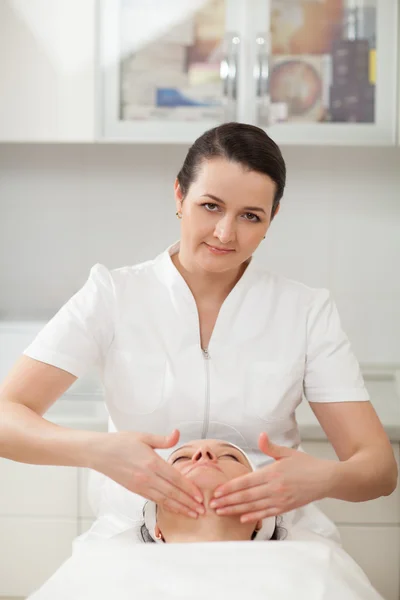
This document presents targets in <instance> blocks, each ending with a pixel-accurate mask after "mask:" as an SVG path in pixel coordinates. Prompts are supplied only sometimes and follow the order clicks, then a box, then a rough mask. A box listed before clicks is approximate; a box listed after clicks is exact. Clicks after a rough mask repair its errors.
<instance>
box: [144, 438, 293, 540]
mask: <svg viewBox="0 0 400 600" xmlns="http://www.w3.org/2000/svg"><path fill="white" fill-rule="evenodd" d="M167 462H168V463H170V464H172V465H173V466H174V467H175V468H176V469H178V470H179V471H180V472H181V474H182V475H184V476H185V477H188V478H190V479H193V480H194V482H195V483H196V485H197V486H198V487H199V488H200V489H201V490H202V493H203V498H204V507H205V514H204V515H199V517H198V519H197V520H194V519H191V518H190V517H186V516H185V515H182V514H174V513H172V512H170V511H169V510H165V509H164V508H163V507H162V506H156V505H155V503H154V502H151V501H148V502H146V504H145V506H144V510H143V516H144V523H143V525H142V526H141V528H140V539H141V540H142V541H143V542H155V541H156V542H167V543H176V542H181V543H182V542H222V541H249V540H253V539H255V538H257V539H271V540H278V539H283V538H284V537H285V531H284V529H283V528H282V527H279V525H278V523H279V521H280V519H279V518H278V519H276V518H275V517H271V518H269V519H264V520H263V521H262V520H259V521H258V522H257V523H254V522H249V523H241V522H240V519H239V518H238V516H237V515H235V516H220V515H218V514H217V513H216V511H215V509H213V508H211V507H210V501H211V498H212V495H213V492H214V490H215V488H216V487H217V486H219V485H221V484H223V483H225V482H227V481H230V480H231V479H235V478H236V477H240V476H242V475H246V473H250V472H251V471H254V468H253V465H252V464H251V462H250V460H249V458H248V457H247V456H246V454H245V453H244V452H243V451H242V450H241V449H240V448H238V447H237V446H235V445H233V444H227V443H225V442H223V441H220V440H194V441H192V442H190V444H188V445H184V446H181V447H180V448H178V450H175V451H174V452H172V454H170V456H169V457H168V459H167Z"/></svg>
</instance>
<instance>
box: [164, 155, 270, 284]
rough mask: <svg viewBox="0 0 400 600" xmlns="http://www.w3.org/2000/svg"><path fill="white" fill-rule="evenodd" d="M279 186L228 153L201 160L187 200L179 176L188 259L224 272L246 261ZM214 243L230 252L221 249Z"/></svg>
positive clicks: (178, 199)
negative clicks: (233, 160)
mask: <svg viewBox="0 0 400 600" xmlns="http://www.w3.org/2000/svg"><path fill="white" fill-rule="evenodd" d="M275 191H276V184H275V182H274V181H273V180H272V179H271V178H270V177H268V175H264V174H262V173H258V172H256V171H248V170H246V169H244V168H243V167H242V165H240V164H238V163H235V162H231V161H229V160H226V159H224V158H213V159H210V160H204V161H203V163H202V165H201V169H200V172H199V174H198V176H197V178H196V179H195V181H193V183H192V184H191V186H190V188H189V190H188V192H187V195H186V197H185V198H184V199H183V197H182V193H181V190H180V187H179V184H178V181H176V182H175V200H176V206H177V210H178V211H181V212H182V221H181V252H183V254H184V256H185V260H186V263H187V264H188V263H191V264H193V263H195V264H196V265H197V266H199V267H201V268H202V269H203V270H206V271H208V272H223V271H229V270H231V269H235V268H237V267H239V266H240V265H241V264H242V263H244V262H245V261H246V260H248V259H249V258H250V256H252V254H253V253H254V251H255V250H256V248H257V247H258V245H259V244H260V242H261V240H262V239H263V237H264V236H265V234H266V232H267V230H268V228H269V225H270V221H271V219H270V218H271V211H272V205H273V201H274V195H275ZM278 208H279V206H278ZM210 247H214V248H217V249H224V250H229V252H225V253H219V254H218V253H216V252H215V251H213V250H211V249H210Z"/></svg>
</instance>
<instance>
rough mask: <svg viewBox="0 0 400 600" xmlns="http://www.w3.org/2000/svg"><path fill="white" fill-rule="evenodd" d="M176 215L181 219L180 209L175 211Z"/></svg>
mask: <svg viewBox="0 0 400 600" xmlns="http://www.w3.org/2000/svg"><path fill="white" fill-rule="evenodd" d="M176 216H177V217H178V219H182V213H181V212H180V211H178V212H177V213H176Z"/></svg>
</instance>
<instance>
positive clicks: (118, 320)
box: [24, 242, 369, 514]
mask: <svg viewBox="0 0 400 600" xmlns="http://www.w3.org/2000/svg"><path fill="white" fill-rule="evenodd" d="M178 249H179V242H178V243H176V244H174V245H173V246H171V247H170V248H168V249H167V250H166V251H165V252H163V253H162V254H160V255H159V256H158V257H157V258H155V259H154V260H151V261H148V262H145V263H142V264H139V265H134V266H128V267H122V268H119V269H114V270H111V271H110V270H108V269H107V268H106V267H105V266H103V265H100V264H97V265H95V266H94V267H93V268H92V269H91V272H90V276H89V278H88V280H87V282H86V283H85V285H84V286H83V287H82V288H81V289H80V290H79V291H78V292H77V293H76V294H75V295H74V296H73V297H72V298H71V299H70V300H69V301H68V302H67V303H66V304H65V305H64V306H63V307H62V308H61V310H60V311H59V312H58V313H57V314H56V315H55V316H54V317H53V319H51V320H50V321H49V323H48V324H47V325H46V326H45V327H44V329H43V330H42V331H41V332H40V333H39V335H38V336H37V337H36V339H35V340H34V341H33V343H32V344H31V345H30V346H29V347H28V348H27V349H26V350H25V352H24V354H26V355H27V356H30V357H32V358H34V359H37V360H40V361H43V362H45V363H48V364H51V365H54V366H56V367H59V368H61V369H64V370H65V371H68V372H70V373H72V374H73V375H75V376H77V377H81V376H82V375H84V374H85V373H86V372H87V371H88V370H89V369H91V368H93V367H97V368H98V369H99V372H100V374H101V378H102V382H103V386H104V396H105V402H106V405H107V408H108V411H109V414H110V417H111V422H110V428H111V429H112V430H133V431H144V432H151V433H156V434H162V435H165V434H169V433H171V431H172V430H173V429H174V428H178V429H179V430H180V432H181V437H180V440H179V445H180V444H182V443H185V442H188V441H190V440H193V439H199V438H216V439H222V440H225V441H227V442H233V443H234V444H237V445H239V446H240V447H242V448H243V449H244V450H245V451H246V452H248V454H249V456H250V459H251V460H252V461H253V462H254V464H255V465H256V466H260V465H263V464H267V463H269V462H271V461H272V459H271V458H269V457H266V456H265V455H264V454H262V453H261V452H260V450H259V449H258V437H259V434H260V433H261V432H262V431H265V432H267V434H268V435H269V436H270V438H271V440H272V441H273V442H274V443H276V444H280V445H285V446H288V447H292V448H298V447H299V444H300V436H299V431H298V427H297V423H296V418H295V409H296V407H297V406H298V405H299V403H300V402H301V401H302V398H303V393H304V395H305V397H306V399H307V400H309V401H311V402H346V401H354V400H356V401H359V400H369V396H368V392H367V390H366V388H365V386H364V382H363V378H362V375H361V373H360V368H359V365H358V362H357V360H356V358H355V356H354V354H353V352H352V350H351V347H350V343H349V341H348V339H347V337H346V335H345V334H344V332H343V331H342V328H341V325H340V319H339V316H338V312H337V310H336V306H335V304H334V302H333V300H332V298H331V296H330V293H329V291H328V290H326V289H313V288H310V287H308V286H306V285H303V284H301V283H298V282H295V281H292V280H289V279H287V278H285V277H282V276H280V275H276V274H273V273H271V272H268V271H266V270H264V269H262V268H259V267H258V266H256V265H255V263H254V261H253V260H250V263H249V265H248V267H247V269H246V271H245V272H244V274H243V276H242V277H241V279H240V280H239V282H238V283H237V284H236V286H235V287H234V289H233V290H232V291H231V293H230V294H229V296H228V297H227V298H226V300H225V302H224V303H223V305H222V307H221V310H220V312H219V315H218V319H217V321H216V324H215V328H214V331H213V333H212V336H211V340H210V343H209V346H208V349H207V351H206V352H204V351H202V349H201V344H200V330H199V318H198V312H197V307H196V303H195V300H194V298H193V295H192V293H191V291H190V289H189V287H188V286H187V284H186V282H185V280H184V279H183V278H182V276H181V275H180V273H179V271H178V270H177V269H176V267H175V266H174V264H173V262H172V260H171V255H172V254H174V253H175V252H177V251H178ZM172 450H173V449H169V450H168V451H162V450H160V451H159V454H160V455H161V456H167V455H168V454H169V453H170V452H172ZM115 486H116V484H115V485H114V487H115ZM118 488H121V486H118ZM104 489H105V488H104V486H103V493H104ZM130 496H131V497H132V496H134V495H132V494H130ZM109 498H111V496H109ZM136 498H139V497H136ZM114 499H115V498H114ZM142 504H143V499H141V506H142ZM109 508H110V507H108V509H109ZM138 514H139V513H138Z"/></svg>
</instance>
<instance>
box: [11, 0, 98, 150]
mask: <svg viewBox="0 0 400 600" xmlns="http://www.w3.org/2000/svg"><path fill="white" fill-rule="evenodd" d="M95 7H96V0H85V1H84V2H81V1H80V0H68V2H65V1H64V0H2V1H1V2H0V142H82V141H83V142H91V141H94V136H95V80H94V77H95V34H96V20H95Z"/></svg>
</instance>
